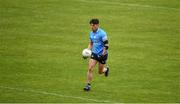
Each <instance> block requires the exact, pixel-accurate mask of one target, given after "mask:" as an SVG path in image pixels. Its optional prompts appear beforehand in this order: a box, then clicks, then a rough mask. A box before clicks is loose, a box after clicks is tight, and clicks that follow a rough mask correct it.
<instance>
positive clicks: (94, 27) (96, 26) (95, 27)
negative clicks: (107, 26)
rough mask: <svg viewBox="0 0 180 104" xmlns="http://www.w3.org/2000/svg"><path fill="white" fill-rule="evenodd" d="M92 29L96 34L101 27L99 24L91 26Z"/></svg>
mask: <svg viewBox="0 0 180 104" xmlns="http://www.w3.org/2000/svg"><path fill="white" fill-rule="evenodd" d="M90 27H91V29H92V31H94V32H96V31H97V29H98V27H99V25H98V24H90Z"/></svg>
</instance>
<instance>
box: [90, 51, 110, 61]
mask: <svg viewBox="0 0 180 104" xmlns="http://www.w3.org/2000/svg"><path fill="white" fill-rule="evenodd" d="M107 58H108V54H106V55H104V56H103V55H97V54H95V53H92V54H91V59H94V60H97V61H98V62H99V63H101V64H106V60H107Z"/></svg>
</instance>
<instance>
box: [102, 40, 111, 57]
mask: <svg viewBox="0 0 180 104" xmlns="http://www.w3.org/2000/svg"><path fill="white" fill-rule="evenodd" d="M103 43H104V48H103V53H102V55H105V54H106V51H107V50H108V48H109V43H108V40H105V41H103Z"/></svg>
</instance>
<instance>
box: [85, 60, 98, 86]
mask: <svg viewBox="0 0 180 104" xmlns="http://www.w3.org/2000/svg"><path fill="white" fill-rule="evenodd" d="M96 63H97V61H96V60H94V59H90V60H89V65H88V72H87V81H86V82H87V83H91V81H92V78H93V70H94V67H95V65H96Z"/></svg>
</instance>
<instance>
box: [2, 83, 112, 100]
mask: <svg viewBox="0 0 180 104" xmlns="http://www.w3.org/2000/svg"><path fill="white" fill-rule="evenodd" d="M0 88H2V89H9V90H16V91H21V92H31V93H36V94H43V95H52V96H57V97H64V98H73V99H80V100H84V101H93V102H107V103H108V102H110V101H102V100H96V99H89V98H84V97H76V96H67V95H62V94H58V93H51V92H46V91H38V90H33V89H22V88H14V87H7V86H0Z"/></svg>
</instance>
